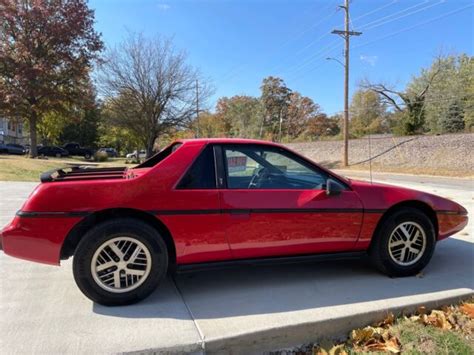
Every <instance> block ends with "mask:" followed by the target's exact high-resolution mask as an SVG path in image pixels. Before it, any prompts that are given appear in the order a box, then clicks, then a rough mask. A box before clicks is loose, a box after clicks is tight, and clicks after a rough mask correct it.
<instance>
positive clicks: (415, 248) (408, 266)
mask: <svg viewBox="0 0 474 355" xmlns="http://www.w3.org/2000/svg"><path fill="white" fill-rule="evenodd" d="M382 223H383V224H382V225H381V226H380V228H378V231H377V232H376V234H375V235H374V237H373V238H374V239H373V241H372V245H371V247H370V250H369V254H370V258H371V260H372V262H373V264H374V265H375V266H376V267H377V268H378V269H379V270H380V271H382V272H383V273H385V274H387V275H389V276H396V277H398V276H411V275H416V274H417V273H419V272H420V271H421V270H423V268H424V267H425V266H426V265H427V264H428V262H429V261H430V260H431V257H432V255H433V252H434V249H435V244H436V233H435V228H434V226H433V223H432V222H431V220H430V219H429V218H428V216H426V214H424V213H423V212H421V211H419V210H417V209H414V208H408V207H407V208H403V209H401V210H399V211H396V212H394V213H393V214H391V215H390V216H389V217H388V218H387V219H386V220H385V221H383V222H382Z"/></svg>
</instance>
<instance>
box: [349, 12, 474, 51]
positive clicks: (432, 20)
mask: <svg viewBox="0 0 474 355" xmlns="http://www.w3.org/2000/svg"><path fill="white" fill-rule="evenodd" d="M473 6H474V4H471V5H467V6H464V7H461V8H458V9H456V10H453V11H450V12H447V13H445V14H443V15H440V16H436V17H433V18H431V19H429V20H426V21H423V22H420V23H417V24H414V25H412V26H409V27H405V28H403V29H401V30H399V31H395V32H392V33H389V34H387V35H385V36H382V37H379V38H376V39H374V40H372V41H368V42H365V43H361V44H359V45H357V46H355V47H354V48H353V49H357V48H361V47H364V46H367V45H369V44H372V43H375V42H378V41H381V40H383V39H387V38H389V37H393V36H396V35H398V34H400V33H403V32H407V31H410V30H412V29H414V28H417V27H419V26H423V25H427V24H429V23H431V22H434V21H437V20H440V19H442V18H445V17H448V16H451V15H454V14H456V13H458V12H461V11H463V10H466V9H468V8H470V7H473Z"/></svg>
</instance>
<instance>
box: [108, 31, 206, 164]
mask: <svg viewBox="0 0 474 355" xmlns="http://www.w3.org/2000/svg"><path fill="white" fill-rule="evenodd" d="M198 79H199V75H198V73H197V71H196V70H195V69H193V68H192V67H191V66H189V65H187V64H186V56H185V55H184V53H182V52H178V51H176V50H175V49H174V47H173V45H172V43H171V41H170V40H164V39H161V38H155V39H147V38H144V37H143V36H142V35H140V34H130V35H129V37H128V39H126V40H125V41H124V42H123V43H122V44H120V45H119V46H117V47H115V48H114V49H112V50H110V51H109V52H108V53H107V57H106V61H105V63H104V64H103V66H102V70H101V75H100V81H101V84H102V86H101V89H102V94H103V96H104V97H105V98H106V102H107V107H108V110H109V111H111V113H112V114H111V115H110V116H111V117H112V119H113V123H114V124H116V125H117V126H119V127H123V128H126V129H127V130H129V131H132V132H134V134H135V136H136V137H138V139H140V141H141V143H142V145H143V146H144V147H146V151H147V156H150V155H152V152H153V147H154V145H155V141H156V140H157V139H158V138H159V137H160V135H162V134H164V133H166V132H167V131H169V130H170V129H173V128H176V127H185V126H188V125H189V124H190V122H191V120H192V119H193V118H194V117H195V116H196V91H195V90H196V80H198ZM199 83H200V92H199V100H200V102H204V101H205V100H206V99H207V97H208V96H209V93H210V90H209V88H208V86H207V85H206V83H205V82H204V80H200V81H199Z"/></svg>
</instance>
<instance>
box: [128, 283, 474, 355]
mask: <svg viewBox="0 0 474 355" xmlns="http://www.w3.org/2000/svg"><path fill="white" fill-rule="evenodd" d="M420 296H421V295H420ZM472 296H474V290H472V289H466V288H463V289H458V290H454V291H446V292H442V295H439V294H438V296H436V295H427V298H425V299H422V300H420V299H419V297H416V298H417V299H418V300H417V301H412V300H410V298H411V297H407V300H405V299H403V300H401V301H400V300H397V299H394V300H393V303H397V305H394V306H391V305H389V306H388V307H384V303H383V302H379V301H376V303H377V304H376V307H374V309H373V310H370V311H367V312H354V313H352V314H349V315H343V316H338V315H335V316H334V317H332V318H327V319H320V320H314V321H309V322H301V323H298V324H293V325H288V326H283V327H274V328H270V329H265V330H262V331H257V332H251V333H243V334H238V335H235V336H232V337H225V338H217V339H205V338H204V339H203V341H202V343H201V344H199V343H198V344H187V345H183V346H179V345H177V346H175V347H171V348H156V349H146V350H142V351H134V352H129V353H127V354H153V355H155V354H178V353H191V354H262V353H264V352H268V351H275V350H276V349H285V348H291V347H294V346H299V345H301V344H304V343H308V342H310V341H317V340H318V339H328V338H329V339H333V338H345V337H346V336H347V334H348V333H349V332H350V331H351V330H352V329H355V328H361V327H364V326H367V325H370V324H373V323H375V322H377V321H381V320H383V319H384V318H385V317H386V315H387V313H388V312H392V313H393V314H394V315H395V316H400V315H402V314H409V313H413V312H415V311H416V309H417V308H418V307H420V306H425V307H426V309H427V310H432V309H436V308H439V307H441V306H445V305H450V304H454V303H458V302H460V301H462V300H465V299H467V298H469V297H472ZM387 301H392V300H387ZM385 302H386V301H385ZM378 303H381V304H380V305H378Z"/></svg>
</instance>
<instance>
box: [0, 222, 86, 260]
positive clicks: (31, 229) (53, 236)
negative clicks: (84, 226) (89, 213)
mask: <svg viewBox="0 0 474 355" xmlns="http://www.w3.org/2000/svg"><path fill="white" fill-rule="evenodd" d="M81 219H82V218H81V217H70V218H69V217H67V218H65V217H29V218H26V217H19V216H16V217H15V218H14V219H13V221H12V222H11V223H10V224H9V225H7V226H6V227H5V228H4V229H3V230H2V231H1V232H0V245H1V248H2V249H3V252H4V253H5V254H7V255H10V256H13V257H16V258H20V259H25V260H30V261H35V262H40V263H45V264H51V265H59V262H60V254H61V247H62V245H63V242H64V240H65V238H66V236H67V235H68V233H69V231H70V230H71V229H72V227H73V226H74V225H75V224H76V223H77V222H79V221H80V220H81Z"/></svg>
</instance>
